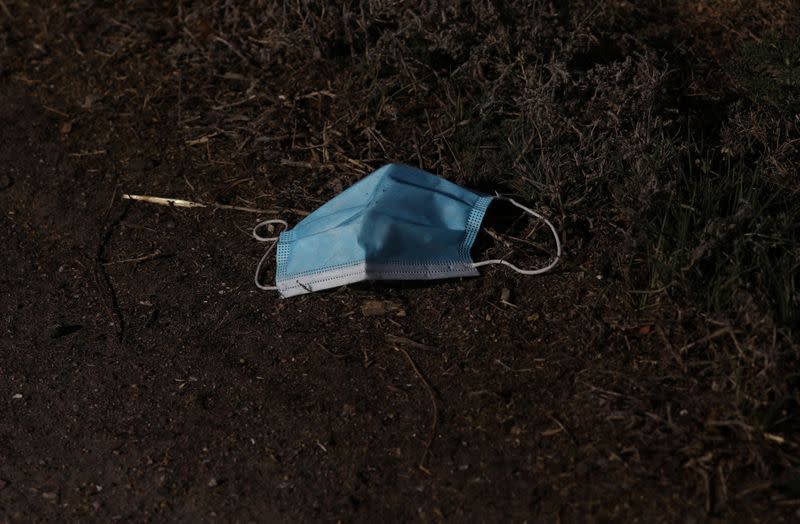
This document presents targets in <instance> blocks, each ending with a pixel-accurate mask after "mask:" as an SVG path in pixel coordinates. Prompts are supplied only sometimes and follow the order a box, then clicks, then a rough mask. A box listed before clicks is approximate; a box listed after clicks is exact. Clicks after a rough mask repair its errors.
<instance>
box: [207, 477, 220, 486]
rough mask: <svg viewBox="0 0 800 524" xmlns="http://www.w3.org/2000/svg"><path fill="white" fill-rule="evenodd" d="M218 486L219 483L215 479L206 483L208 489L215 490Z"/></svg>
mask: <svg viewBox="0 0 800 524" xmlns="http://www.w3.org/2000/svg"><path fill="white" fill-rule="evenodd" d="M218 485H219V482H218V481H217V479H215V478H212V479H211V480H209V481H208V487H209V488H216V487H217V486H218Z"/></svg>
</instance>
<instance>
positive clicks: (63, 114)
mask: <svg viewBox="0 0 800 524" xmlns="http://www.w3.org/2000/svg"><path fill="white" fill-rule="evenodd" d="M0 7H3V11H6V9H5V4H4V3H3V0H0ZM6 14H8V11H6ZM8 16H9V18H10V17H11V15H8ZM42 107H43V108H44V109H45V111H50V112H51V113H55V114H57V115H59V116H63V117H64V118H69V115H68V114H66V113H65V112H64V111H59V110H58V109H56V108H54V107H50V106H44V105H43V106H42Z"/></svg>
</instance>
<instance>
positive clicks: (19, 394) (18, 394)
mask: <svg viewBox="0 0 800 524" xmlns="http://www.w3.org/2000/svg"><path fill="white" fill-rule="evenodd" d="M11 398H13V399H14V400H19V399H21V398H22V393H14V394H13V395H12V396H11Z"/></svg>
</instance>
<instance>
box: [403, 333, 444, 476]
mask: <svg viewBox="0 0 800 524" xmlns="http://www.w3.org/2000/svg"><path fill="white" fill-rule="evenodd" d="M394 350H395V351H399V352H400V353H402V354H403V356H405V357H406V360H407V361H408V364H409V365H410V366H411V369H413V370H414V373H416V374H417V377H419V379H420V380H421V381H422V383H423V384H425V387H426V388H428V394H429V395H430V397H431V406H432V407H433V422H432V423H431V435H430V437H429V438H428V442H427V444H426V445H425V449H424V450H423V452H422V457H421V458H420V459H419V464H418V467H419V469H420V470H421V471H422V472H424V473H426V474H427V475H430V474H431V472H430V470H429V469H428V468H426V467H425V461H426V460H427V458H428V453H429V452H430V450H431V445H432V444H433V439H434V438H435V437H436V427H437V425H438V423H439V407H438V406H437V405H436V394H435V393H434V391H433V387H431V385H430V383H429V382H428V381H427V379H426V378H425V376H424V375H423V374H422V372H421V371H420V370H419V368H418V367H417V364H416V363H415V362H414V359H412V358H411V355H409V354H408V351H406V350H405V349H403V348H401V347H399V346H394Z"/></svg>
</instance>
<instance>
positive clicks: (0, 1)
mask: <svg viewBox="0 0 800 524" xmlns="http://www.w3.org/2000/svg"><path fill="white" fill-rule="evenodd" d="M0 9H2V10H3V13H5V15H6V16H7V17H8V18H10V19H11V20H13V19H14V17H13V16H11V11H9V10H8V6H6V3H5V2H4V1H3V0H0Z"/></svg>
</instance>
